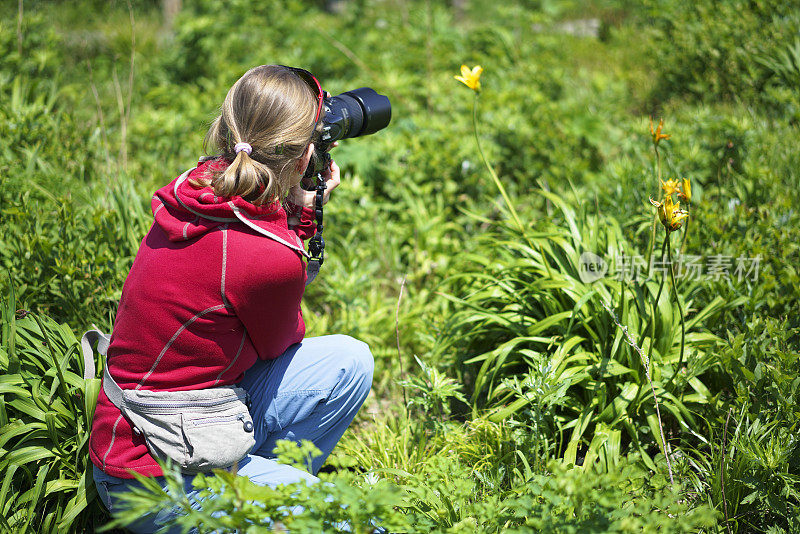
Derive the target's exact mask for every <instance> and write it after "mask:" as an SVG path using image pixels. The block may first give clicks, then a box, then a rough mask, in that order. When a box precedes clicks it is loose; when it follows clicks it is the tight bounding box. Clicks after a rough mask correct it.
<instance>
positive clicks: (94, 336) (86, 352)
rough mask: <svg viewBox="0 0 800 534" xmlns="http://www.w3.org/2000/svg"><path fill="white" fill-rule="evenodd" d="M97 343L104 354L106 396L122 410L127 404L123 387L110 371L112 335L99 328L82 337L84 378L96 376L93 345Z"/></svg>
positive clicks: (104, 387) (98, 350)
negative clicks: (109, 357) (109, 351)
mask: <svg viewBox="0 0 800 534" xmlns="http://www.w3.org/2000/svg"><path fill="white" fill-rule="evenodd" d="M95 344H96V345H97V352H99V353H100V354H102V355H103V391H105V392H106V397H108V400H110V401H111V402H112V403H113V404H114V406H116V407H117V408H119V409H120V410H121V409H122V407H123V406H124V405H125V400H124V399H123V398H122V388H120V387H119V384H117V383H116V381H115V380H114V379H113V378H112V377H111V375H110V374H109V372H108V360H107V359H106V354H107V353H108V346H109V345H110V344H111V337H110V336H109V335H108V334H104V333H102V332H100V331H99V330H89V331H88V332H86V333H85V334H83V337H82V338H81V349H82V350H83V368H84V371H83V378H84V379H85V380H88V379H90V378H94V374H95V368H94V351H93V350H92V347H93V346H94V345H95Z"/></svg>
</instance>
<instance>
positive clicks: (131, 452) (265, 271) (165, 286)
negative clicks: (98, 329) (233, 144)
mask: <svg viewBox="0 0 800 534" xmlns="http://www.w3.org/2000/svg"><path fill="white" fill-rule="evenodd" d="M224 165H227V162H225V161H224V160H219V159H217V160H215V159H212V160H207V161H201V162H200V163H199V164H198V167H196V168H195V169H192V170H191V171H187V172H185V173H183V174H182V175H181V176H179V177H178V178H177V179H175V180H174V181H173V182H172V183H170V184H169V185H167V186H165V187H163V188H161V189H159V190H158V191H157V192H156V194H155V195H154V196H153V200H152V208H153V215H154V216H155V222H154V223H153V226H152V227H151V228H150V231H149V232H148V233H147V236H145V238H144V240H143V241H142V244H141V245H140V247H139V251H138V253H137V254H136V259H135V260H134V262H133V266H132V267H131V271H130V273H129V274H128V278H127V279H126V280H125V285H124V286H123V288H122V298H121V299H120V302H119V309H118V310H117V317H116V320H115V322H114V332H113V334H112V336H111V346H110V347H109V349H108V366H109V371H110V373H111V375H112V376H113V377H114V379H115V380H116V381H117V383H118V384H119V385H120V387H121V388H122V389H132V388H136V387H139V388H140V389H145V390H155V391H183V390H193V389H203V388H210V387H214V386H223V385H232V384H235V383H236V382H237V381H239V380H240V379H241V377H242V375H243V373H244V372H245V371H246V370H247V369H248V368H249V367H250V366H251V365H253V363H254V362H255V361H256V358H261V359H265V360H267V359H272V358H276V357H278V356H280V355H281V354H282V353H283V352H284V351H285V350H286V349H287V348H288V347H289V346H290V345H292V344H294V343H298V342H300V341H301V340H302V339H303V336H304V334H305V324H304V323H303V317H302V315H301V313H300V299H301V297H302V295H303V290H304V289H305V281H306V271H305V263H304V261H303V257H304V256H306V253H305V251H304V250H303V242H302V240H304V239H308V238H309V237H311V236H312V235H313V234H314V230H315V225H314V222H313V213H314V212H313V210H311V209H309V208H302V210H301V209H300V208H299V207H298V208H297V214H298V215H299V216H300V224H299V225H298V226H297V227H294V228H292V229H290V228H289V226H288V223H287V214H286V211H285V210H284V209H283V207H281V206H280V204H278V203H275V204H272V205H270V206H255V205H253V204H250V203H249V202H247V201H245V200H243V199H242V198H241V197H238V196H237V197H233V198H221V197H217V196H215V195H214V192H213V190H212V189H211V187H205V188H202V189H197V188H195V187H194V186H192V185H191V184H190V183H189V182H188V180H189V179H191V178H193V177H198V176H200V175H202V173H206V172H207V171H208V170H210V169H212V168H224ZM89 454H90V457H91V460H92V462H93V463H94V464H95V465H96V466H98V467H99V468H100V469H102V470H103V471H105V472H106V473H108V474H109V475H112V476H115V477H119V478H133V475H132V474H131V473H130V472H129V470H131V471H135V472H137V473H140V474H142V475H147V476H160V475H161V474H162V472H161V468H160V467H159V466H158V464H157V463H156V461H155V460H154V459H153V457H152V456H150V454H149V452H148V450H147V446H146V445H145V442H144V439H143V438H142V437H141V436H139V435H136V434H134V433H133V429H132V427H131V424H130V423H129V422H128V420H127V419H126V418H125V417H124V416H123V415H122V413H121V412H120V410H119V409H118V408H117V407H116V406H114V405H113V404H112V403H111V401H109V400H108V397H106V395H105V393H104V392H103V390H102V389H101V390H100V395H99V398H98V401H97V409H96V411H95V415H94V423H93V425H92V433H91V440H90V448H89Z"/></svg>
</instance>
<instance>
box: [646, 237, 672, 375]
mask: <svg viewBox="0 0 800 534" xmlns="http://www.w3.org/2000/svg"><path fill="white" fill-rule="evenodd" d="M667 241H669V232H667V235H666V236H665V237H664V243H663V244H662V245H661V263H662V264H663V263H664V251H666V250H667ZM666 279H667V277H666V275H663V276H662V277H661V283H660V284H659V285H658V293H656V300H655V302H653V305H652V312H651V314H650V346H649V347H647V361H648V362H649V361H650V357H651V356H652V355H653V345H655V339H656V310H658V301H659V300H660V299H661V290H662V289H664V281H665V280H666Z"/></svg>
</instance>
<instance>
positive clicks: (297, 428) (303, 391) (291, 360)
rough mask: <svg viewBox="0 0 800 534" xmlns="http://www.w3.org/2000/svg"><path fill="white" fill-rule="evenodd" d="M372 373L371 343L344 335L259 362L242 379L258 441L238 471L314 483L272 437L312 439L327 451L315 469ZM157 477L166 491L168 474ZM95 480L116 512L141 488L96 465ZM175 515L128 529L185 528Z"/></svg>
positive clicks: (265, 480) (153, 517) (269, 479)
mask: <svg viewBox="0 0 800 534" xmlns="http://www.w3.org/2000/svg"><path fill="white" fill-rule="evenodd" d="M372 371H373V359H372V353H371V352H370V350H369V347H368V346H367V345H366V344H365V343H362V342H361V341H358V340H355V339H353V338H351V337H348V336H343V335H334V336H323V337H314V338H308V339H304V340H303V341H302V342H301V343H298V344H296V345H292V346H291V347H289V349H287V351H286V352H285V353H283V354H282V355H281V356H279V357H278V358H276V359H274V360H269V361H263V360H258V361H257V362H256V363H255V364H254V365H253V366H252V367H251V368H250V369H248V370H247V372H246V373H245V374H244V377H243V378H242V381H241V382H239V384H238V385H239V386H240V387H242V388H244V389H246V390H247V392H248V393H249V394H250V401H251V405H250V413H251V414H252V415H253V425H254V437H255V440H256V445H255V447H254V448H253V450H252V452H251V454H249V455H247V457H246V458H245V459H244V460H242V461H241V462H240V463H239V470H238V474H239V475H241V476H246V477H248V478H250V480H252V481H253V482H255V483H256V484H261V485H265V486H271V487H275V486H277V485H278V484H291V483H294V482H299V481H301V480H305V481H307V483H309V484H311V483H314V482H316V481H317V480H318V479H317V477H315V476H314V475H313V474H309V473H306V472H305V471H301V470H299V469H296V468H294V467H290V466H287V465H283V464H279V463H277V462H276V461H275V460H274V455H273V454H272V451H273V450H274V448H275V442H276V441H277V440H279V439H287V440H292V441H297V442H299V441H300V440H301V439H308V440H311V441H313V442H314V444H315V445H316V446H317V448H318V449H320V451H322V455H321V456H319V457H317V458H315V459H314V460H313V462H312V465H311V467H312V469H311V470H312V472H313V473H314V474H316V473H317V472H318V471H319V469H320V467H322V464H323V463H324V462H325V459H326V458H327V457H328V455H329V454H330V453H331V451H332V450H333V448H334V447H335V446H336V443H337V442H338V441H339V438H341V437H342V434H344V431H345V430H346V429H347V427H348V426H349V425H350V422H351V421H352V420H353V417H355V415H356V413H357V412H358V410H359V408H361V405H362V404H363V403H364V400H365V399H366V398H367V395H368V394H369V390H370V387H371V385H372ZM193 478H194V475H186V476H184V490H185V491H186V492H187V493H188V494H189V495H190V496H191V495H192V494H193V492H192V479H193ZM156 480H159V482H160V483H161V485H162V487H164V488H165V489H166V482H165V481H164V478H163V477H157V478H156ZM94 481H95V485H96V487H97V492H98V494H99V496H100V499H101V500H102V501H103V504H105V506H106V508H107V509H108V510H109V511H110V512H111V513H112V514H114V512H115V511H116V510H118V509H119V506H120V502H119V499H118V498H117V497H118V495H119V494H120V493H125V492H126V491H129V490H130V489H132V488H135V487H138V486H139V483H138V482H137V481H136V480H135V479H133V480H132V479H123V478H117V477H112V476H109V475H107V474H106V473H104V472H103V471H101V470H100V469H98V468H97V466H95V467H94ZM196 504H197V506H199V505H200V504H199V503H196ZM177 513H178V512H177V511H176V510H171V509H163V510H158V511H155V512H154V513H152V514H150V515H147V516H144V517H143V518H142V519H140V520H139V521H137V522H136V523H135V524H133V525H129V526H127V527H126V528H128V529H129V530H131V531H132V532H136V533H151V532H156V531H158V532H164V533H172V532H180V529H177V528H170V526H171V525H172V523H173V520H174V519H175V517H176V514H177ZM159 529H161V530H159Z"/></svg>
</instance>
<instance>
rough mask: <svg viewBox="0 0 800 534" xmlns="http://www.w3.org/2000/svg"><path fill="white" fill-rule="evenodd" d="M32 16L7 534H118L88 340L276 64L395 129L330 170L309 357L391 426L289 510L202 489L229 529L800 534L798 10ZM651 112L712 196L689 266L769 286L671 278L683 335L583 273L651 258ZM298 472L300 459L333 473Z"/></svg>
mask: <svg viewBox="0 0 800 534" xmlns="http://www.w3.org/2000/svg"><path fill="white" fill-rule="evenodd" d="M15 4H16V3H11V2H6V3H4V4H3V5H2V6H0V292H1V293H0V294H2V295H3V296H4V297H3V298H4V301H3V306H2V307H3V315H2V321H3V323H2V348H0V368H2V371H3V376H2V377H1V378H0V509H2V514H0V519H1V521H2V522H0V528H2V529H6V530H11V531H20V532H25V531H29V532H49V531H62V532H80V531H91V530H92V529H94V528H95V527H97V526H99V525H101V524H103V523H105V522H106V521H107V520H108V517H107V516H106V514H105V511H104V510H103V509H102V507H101V505H100V504H99V502H98V501H97V499H96V494H95V492H94V489H93V487H92V483H91V476H90V473H91V472H90V468H91V466H90V465H89V462H88V461H87V459H86V437H87V424H88V421H89V418H90V417H91V413H92V411H93V400H92V398H93V397H94V398H96V393H97V387H98V384H97V381H89V382H86V383H84V382H83V381H82V379H81V378H80V377H81V373H82V369H81V363H80V362H78V358H77V354H78V351H77V346H76V345H75V342H76V341H75V333H78V332H81V331H83V330H85V329H86V328H87V327H89V326H90V325H91V324H96V325H98V326H99V327H100V328H102V329H104V330H107V331H108V330H110V329H111V326H112V324H113V317H114V314H115V308H116V302H117V300H118V299H119V295H120V291H121V287H122V283H123V282H124V279H125V276H126V274H127V271H128V269H129V267H130V264H131V262H132V260H133V257H134V255H135V253H136V250H137V248H138V245H139V242H140V240H141V238H142V237H143V236H144V234H145V233H146V231H147V229H148V227H149V225H150V224H151V215H150V213H149V200H148V199H149V198H150V195H151V194H152V191H153V190H155V189H156V188H158V187H160V186H161V185H163V184H164V183H167V182H168V181H170V180H172V179H173V178H174V177H175V176H176V175H177V174H179V173H180V172H181V171H183V170H184V169H186V168H188V167H190V166H192V165H193V164H194V163H195V162H196V158H197V157H198V156H200V155H201V145H202V138H203V135H204V133H205V130H206V128H207V127H208V125H209V123H210V121H211V120H212V119H213V117H214V115H215V112H216V108H217V106H219V104H220V103H221V101H222V99H223V98H224V96H225V93H226V91H227V89H228V88H229V87H230V85H231V84H232V83H233V82H234V81H235V80H236V79H237V78H238V77H239V76H240V75H241V74H242V73H243V72H244V71H245V70H247V69H248V68H249V67H251V66H253V65H258V64H263V63H281V64H290V65H298V66H302V67H305V68H308V69H309V70H311V71H313V72H314V73H315V74H316V75H317V76H318V77H319V78H320V79H321V80H322V82H323V85H324V87H325V89H326V90H328V91H330V92H331V93H334V94H335V93H338V92H341V91H344V90H347V89H352V88H354V87H359V86H371V87H374V88H375V89H376V90H378V91H379V92H381V93H384V94H386V95H388V96H389V97H390V99H391V101H392V105H393V119H392V124H391V126H390V127H389V128H387V129H386V130H385V131H382V132H380V133H378V134H376V135H374V136H370V137H367V138H363V139H355V140H348V141H346V142H343V143H342V146H340V147H339V148H337V149H336V151H335V157H336V159H337V161H338V163H339V164H340V166H341V167H342V169H343V185H342V187H340V188H339V189H337V191H336V194H335V197H334V201H333V202H331V203H330V204H329V208H328V209H327V210H326V222H327V223H328V224H326V241H327V242H328V247H329V248H328V250H329V254H328V259H327V261H326V263H325V267H324V270H323V273H322V274H321V276H320V278H319V279H318V281H317V282H315V283H314V284H313V285H312V286H310V287H309V289H308V291H307V294H306V298H305V300H304V315H305V318H306V321H307V324H308V334H309V335H321V334H327V333H333V332H338V333H346V334H350V335H353V336H355V337H358V338H360V339H363V340H364V341H366V342H368V343H369V344H370V346H371V347H372V349H373V352H374V354H375V357H376V365H377V368H376V375H375V377H376V378H375V384H374V387H373V391H374V396H372V397H371V398H370V399H369V400H368V402H367V405H366V406H365V408H364V409H363V410H362V413H361V414H360V416H359V419H358V420H357V421H356V424H355V425H354V427H353V428H352V429H351V430H350V431H348V433H347V434H346V435H345V437H344V438H343V440H342V442H341V444H340V446H339V448H338V449H337V451H336V452H335V454H334V456H335V457H334V458H333V459H332V464H331V465H332V467H331V468H330V472H329V473H326V474H325V477H326V481H329V482H331V484H330V485H328V484H324V485H321V486H320V487H319V488H317V489H313V488H312V489H308V490H303V492H301V493H302V501H298V500H297V499H298V495H299V494H298V493H297V491H298V489H297V488H284V489H280V490H277V492H272V493H270V491H271V490H270V491H265V490H264V489H262V488H256V487H253V486H252V485H249V484H248V482H247V481H240V480H235V479H229V478H218V479H216V478H206V479H205V480H200V481H198V484H199V485H200V486H201V487H206V488H208V489H209V490H212V491H213V492H214V493H215V494H216V495H217V499H216V500H215V503H214V505H213V506H214V509H215V510H220V511H223V512H225V513H226V514H227V515H228V516H229V517H230V518H231V519H230V522H229V523H228V524H224V525H216V527H218V528H235V527H238V528H239V529H240V531H246V530H248V529H255V528H256V525H258V524H261V523H259V521H262V522H263V520H268V519H269V518H270V517H271V514H273V515H274V514H275V513H277V512H276V510H278V509H279V506H280V503H281V502H293V503H294V502H303V503H304V507H305V508H306V509H307V510H308V511H309V513H308V514H305V515H301V516H300V517H299V518H298V519H297V521H298V522H297V523H295V527H296V528H298V529H316V530H323V529H326V530H335V529H337V528H338V527H337V525H339V526H341V521H349V522H350V523H351V525H352V526H353V528H354V529H355V530H356V531H365V532H367V531H369V530H370V529H371V528H372V527H371V526H370V523H369V518H370V517H372V518H375V517H377V518H380V519H382V520H383V521H384V523H385V524H386V526H388V527H389V528H390V530H392V529H394V530H397V531H409V532H428V531H436V532H462V531H463V532H474V531H481V532H483V531H485V532H500V531H503V532H506V531H507V532H516V531H529V530H530V529H534V530H538V531H543V532H578V531H580V532H612V531H614V532H616V531H619V532H623V531H624V532H634V531H647V532H649V531H652V530H654V529H658V530H659V531H662V532H667V531H676V532H683V531H697V530H702V531H708V532H723V531H728V530H730V531H731V532H764V531H767V530H769V531H771V532H798V531H800V524H798V520H797V517H798V515H800V514H799V513H798V512H799V511H800V510H799V509H798V507H799V506H800V494H799V493H798V492H800V444H799V443H798V438H797V435H798V422H799V421H800V409H798V406H800V392H798V389H800V342H799V339H798V333H799V332H800V313H798V312H800V309H799V304H798V303H799V302H800V275H799V274H798V265H799V264H800V245H799V243H800V213H799V212H798V209H797V206H798V202H799V201H800V193H798V183H800V176H798V172H799V171H798V169H800V150H798V148H797V146H798V145H797V139H798V135H799V134H800V125H799V124H798V122H799V121H800V9H798V8H797V7H794V6H792V4H791V3H789V2H780V1H777V0H775V1H773V0H758V1H747V2H745V1H732V2H723V3H719V2H712V1H705V0H703V1H700V2H694V3H692V4H691V5H689V4H686V3H685V2H681V1H678V0H669V1H666V2H645V3H633V2H627V1H625V0H597V1H594V2H589V3H588V4H587V3H584V2H576V1H571V0H564V1H541V2H540V1H532V0H520V1H517V2H503V3H500V4H497V3H493V2H489V1H486V0H470V1H465V2H452V3H450V2H444V1H436V0H427V1H421V0H414V1H409V2H405V1H399V0H380V1H378V0H373V1H368V0H348V1H344V2H338V3H325V2H312V1H300V0H294V1H291V0H289V1H278V0H266V1H260V2H249V1H244V0H231V1H229V2H224V3H221V2H216V1H213V0H197V1H188V0H186V1H184V2H183V6H182V9H181V11H180V12H179V14H178V16H177V18H176V19H175V20H174V22H173V25H172V27H171V28H167V27H166V26H165V23H164V19H163V15H162V12H161V4H160V3H159V2H156V1H155V0H139V1H132V2H131V3H126V2H120V1H117V2H100V1H93V0H80V1H78V2H71V3H64V2H55V1H36V2H28V1H24V2H22V3H21V4H17V5H15ZM20 6H22V10H21V11H20ZM587 28H588V30H587ZM462 63H466V64H468V65H470V66H472V65H475V64H480V65H482V66H483V67H484V74H483V77H482V79H481V81H482V85H483V91H482V94H481V96H480V109H479V121H480V132H481V133H480V139H481V143H482V145H483V147H484V150H485V152H486V153H487V156H488V159H489V160H490V161H491V162H492V164H493V165H494V167H495V169H496V170H497V172H498V174H499V176H500V179H501V180H502V182H503V183H504V185H505V187H506V189H507V190H508V191H509V194H510V196H511V198H512V201H513V203H514V204H515V206H516V209H517V211H518V212H519V214H520V216H521V218H522V220H523V222H524V225H525V229H524V231H521V230H520V229H519V228H517V227H516V226H515V225H514V224H512V223H510V222H509V218H508V213H507V209H506V207H505V206H504V204H503V201H502V199H501V197H500V195H499V193H498V191H497V189H496V188H495V186H494V184H493V183H492V181H491V179H490V176H489V173H488V172H487V170H486V168H485V167H484V166H483V165H482V162H481V160H480V158H479V156H478V152H477V149H476V146H475V141H474V138H473V137H472V122H471V121H472V104H473V96H472V94H471V91H470V90H469V89H467V88H466V87H464V86H462V85H461V84H459V83H458V82H457V81H455V80H454V79H453V75H454V74H457V73H458V69H459V67H460V65H461V64H462ZM649 115H653V116H655V117H661V116H663V117H664V118H665V123H666V126H665V131H666V132H667V133H669V134H671V135H672V138H671V139H669V140H668V141H666V142H662V144H661V147H660V150H661V151H662V162H663V166H664V167H663V168H664V176H665V178H677V179H681V178H684V177H685V178H690V179H691V181H692V191H693V199H692V207H691V217H690V228H691V230H690V231H689V233H688V235H687V239H686V244H685V247H686V252H687V253H688V254H693V255H698V256H702V257H704V258H706V259H707V258H709V257H712V256H715V255H716V256H719V255H722V256H724V257H728V258H733V259H736V258H738V257H746V258H755V257H759V258H760V263H759V271H758V276H757V277H754V278H753V279H750V278H747V277H743V278H741V279H740V278H739V277H736V276H720V277H716V278H715V277H703V278H702V279H700V280H698V281H692V280H682V281H680V283H679V284H678V288H677V291H676V293H677V295H678V297H677V298H679V299H680V301H679V302H680V305H681V306H680V308H679V307H678V305H677V303H678V302H676V297H675V295H673V294H672V293H671V292H670V291H669V288H667V289H666V290H665V293H664V294H663V295H662V298H661V299H660V300H659V303H658V305H657V307H656V308H653V307H652V306H651V303H652V302H653V301H654V300H655V295H656V294H658V293H659V289H658V288H659V283H660V282H661V280H660V277H659V276H655V277H654V278H652V279H639V280H636V281H625V282H620V281H619V280H616V279H614V278H613V277H607V278H604V279H603V280H600V281H598V282H595V283H592V284H586V283H584V282H582V281H581V279H580V276H579V273H580V262H579V256H580V254H581V252H583V251H591V252H594V253H597V254H599V255H601V256H602V255H606V256H608V255H613V254H614V253H615V252H618V251H620V250H624V251H625V252H626V253H627V254H633V255H636V254H639V255H645V254H646V247H647V246H648V239H649V233H650V225H651V221H652V216H653V215H652V208H651V207H650V205H649V203H648V202H647V200H648V197H651V196H652V197H654V198H655V197H657V196H658V193H659V191H658V187H657V181H656V179H655V178H654V159H653V157H652V149H651V145H650V140H649V137H648V135H647V133H648V132H647V129H648V125H647V123H648V119H647V118H648V116H649ZM659 230H660V228H659ZM659 235H661V234H660V232H659ZM681 237H682V232H680V233H679V234H676V235H675V236H674V237H673V241H672V243H673V248H676V249H677V248H678V247H679V246H680V238H681ZM660 240H661V237H659V239H658V240H657V242H658V243H660ZM657 253H658V249H657V250H656V254H657ZM606 306H609V307H610V308H611V309H612V310H613V314H612V313H610V311H609V309H607V308H606ZM18 309H19V310H25V311H23V312H19V313H17V310H18ZM679 310H681V311H683V312H684V314H685V321H686V326H687V329H686V330H687V336H686V340H685V341H686V355H685V358H684V359H681V358H680V342H681V335H680V332H681V324H680V323H681V321H680V311H679ZM28 311H29V312H32V313H30V314H27V312H28ZM26 314H27V316H26ZM614 316H616V318H615V317H614ZM618 323H619V324H618ZM620 325H622V326H625V327H626V328H627V329H628V331H629V332H630V333H631V335H632V337H633V338H634V340H635V341H636V343H638V344H639V346H640V347H641V348H642V349H643V350H644V351H645V352H646V353H648V354H650V355H651V359H652V362H651V365H650V367H649V370H650V372H651V374H652V380H653V388H652V390H651V388H650V385H649V383H648V380H647V373H646V371H645V366H644V364H643V363H642V360H641V358H640V357H639V355H638V352H637V351H636V349H635V348H634V347H633V346H631V344H630V343H628V342H627V341H626V338H625V336H624V332H623V329H622V326H620ZM398 347H399V348H398ZM651 391H655V392H656V394H657V395H658V398H659V402H660V403H661V412H662V415H663V419H664V421H663V426H664V431H665V437H666V441H667V443H668V444H669V445H670V450H671V454H670V458H671V464H672V467H673V469H674V471H675V480H676V484H675V485H670V483H669V479H668V477H667V466H666V458H665V456H664V454H663V450H664V448H663V447H664V444H663V443H662V442H661V438H660V436H659V432H658V422H657V419H656V417H655V414H654V403H653V397H652V393H651ZM287 447H288V446H287ZM298 451H299V452H292V450H291V447H288V448H287V449H286V451H284V452H285V453H286V455H287V461H293V460H292V457H293V455H294V457H295V460H294V461H296V456H297V455H298V454H300V455H302V454H310V453H312V452H313V451H311V450H310V449H302V448H301V449H298ZM587 471H588V472H591V473H592V476H588V477H587V476H586V472H587ZM148 495H149V496H148ZM242 495H244V496H245V497H249V498H245V499H244V500H245V501H248V502H249V503H250V504H251V505H252V506H250V507H249V508H247V509H246V513H244V512H243V508H242V506H241V503H242V500H241V496H242ZM160 498H163V495H161V496H159V494H158V493H151V494H146V493H145V494H143V495H140V496H139V497H138V501H136V502H135V503H134V504H135V505H136V506H139V508H134V509H133V511H132V512H131V514H132V515H131V517H134V516H136V515H137V514H139V512H141V511H143V510H145V511H146V510H148V509H151V508H152V506H153V503H154V502H158V499H160ZM176 498H178V497H176ZM331 503H335V504H337V505H348V506H350V507H351V509H360V510H362V511H364V513H362V514H360V515H359V514H355V513H354V514H351V515H347V514H344V515H343V514H342V512H341V509H342V508H341V506H338V507H337V506H333V505H332V504H331ZM365 503H370V504H369V506H367V505H365ZM176 504H180V502H177V503H176ZM33 510H37V511H39V512H40V513H38V514H35V515H32V514H31V513H30V512H31V511H33ZM137 510H138V511H137ZM367 512H368V513H367ZM193 514H194V512H191V513H189V514H188V515H187V516H186V518H185V519H184V520H183V521H184V524H185V525H192V524H203V525H205V528H211V527H208V524H209V523H208V521H211V519H210V517H211V516H210V515H209V514H210V512H208V513H206V515H202V514H200V513H198V515H193ZM262 526H263V525H262ZM216 527H215V528H216Z"/></svg>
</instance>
